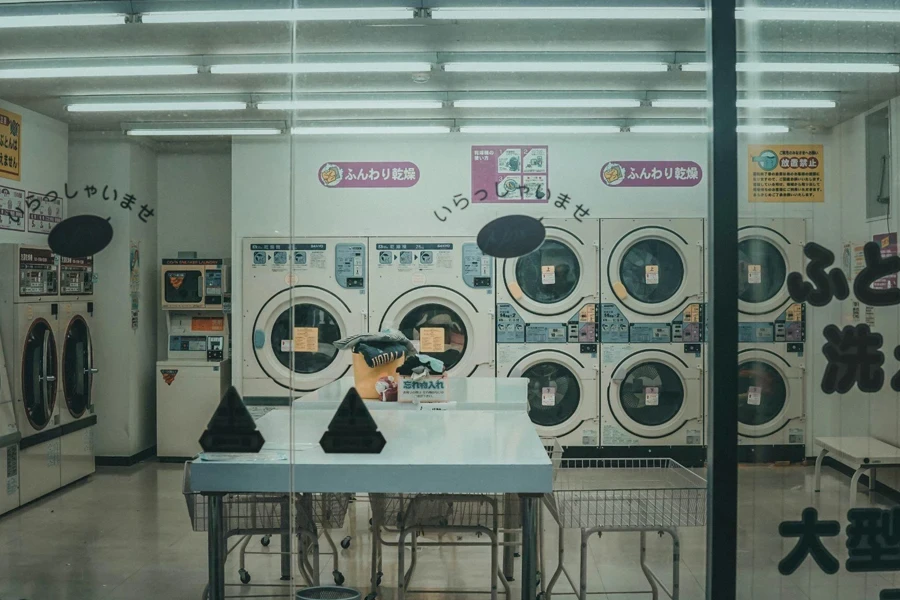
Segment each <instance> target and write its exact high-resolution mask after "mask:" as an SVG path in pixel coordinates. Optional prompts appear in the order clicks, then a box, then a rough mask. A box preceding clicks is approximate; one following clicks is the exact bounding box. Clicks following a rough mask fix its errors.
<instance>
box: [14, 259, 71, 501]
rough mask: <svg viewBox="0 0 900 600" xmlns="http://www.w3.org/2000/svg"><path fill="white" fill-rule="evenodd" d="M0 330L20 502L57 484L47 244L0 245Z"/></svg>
mask: <svg viewBox="0 0 900 600" xmlns="http://www.w3.org/2000/svg"><path fill="white" fill-rule="evenodd" d="M0 332H2V333H3V344H4V354H5V356H7V357H8V359H7V360H8V361H9V365H10V372H11V376H12V379H11V383H12V385H11V388H12V396H13V405H14V408H15V413H16V421H17V422H18V427H19V431H20V433H21V436H22V439H21V441H20V442H19V449H20V451H19V492H20V500H21V503H22V504H26V503H28V502H31V501H32V500H36V499H37V498H40V497H41V496H43V495H45V494H48V493H50V492H53V491H54V490H57V489H59V487H60V416H59V405H58V403H57V386H58V385H59V383H58V381H57V379H58V377H59V354H58V348H57V340H58V339H59V264H58V260H57V257H56V256H55V255H54V254H53V253H52V252H51V251H50V249H49V248H43V247H37V246H24V245H18V244H4V245H2V246H0Z"/></svg>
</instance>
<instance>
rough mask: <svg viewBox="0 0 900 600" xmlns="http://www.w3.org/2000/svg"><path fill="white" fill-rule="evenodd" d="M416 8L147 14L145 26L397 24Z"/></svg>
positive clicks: (284, 9) (282, 9) (164, 12)
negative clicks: (303, 23) (342, 22)
mask: <svg viewBox="0 0 900 600" xmlns="http://www.w3.org/2000/svg"><path fill="white" fill-rule="evenodd" d="M414 17H415V9H412V8H397V7H385V8H281V9H264V10H184V11H159V12H147V13H144V14H143V15H142V16H141V21H142V22H144V23H252V22H263V21H268V22H272V21H286V22H293V21H393V20H398V19H412V18H414Z"/></svg>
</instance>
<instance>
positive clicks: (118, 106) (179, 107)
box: [66, 101, 247, 113]
mask: <svg viewBox="0 0 900 600" xmlns="http://www.w3.org/2000/svg"><path fill="white" fill-rule="evenodd" d="M245 108H247V103H246V102H221V101H208V102H190V101H187V102H85V103H82V104H67V105H66V110H67V111H69V112H80V113H106V112H161V111H194V110H197V111H200V110H244V109H245Z"/></svg>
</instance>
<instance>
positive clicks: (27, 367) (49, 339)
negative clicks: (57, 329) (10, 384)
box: [22, 319, 58, 431]
mask: <svg viewBox="0 0 900 600" xmlns="http://www.w3.org/2000/svg"><path fill="white" fill-rule="evenodd" d="M57 372H58V364H57V357H56V339H55V338H54V336H53V329H51V327H50V323H48V322H47V321H46V320H45V319H35V320H34V321H33V322H32V323H31V326H30V327H29V328H28V334H27V335H26V336H25V347H24V348H23V350H22V399H23V404H24V406H25V416H26V417H27V418H28V423H29V424H30V425H31V427H33V428H34V429H35V430H36V431H40V430H42V429H44V428H45V427H46V426H47V425H48V424H49V423H50V420H51V419H52V418H53V411H54V409H55V408H56V377H57Z"/></svg>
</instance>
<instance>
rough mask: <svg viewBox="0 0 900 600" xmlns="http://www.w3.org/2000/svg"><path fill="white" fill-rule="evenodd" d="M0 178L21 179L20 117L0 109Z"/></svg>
mask: <svg viewBox="0 0 900 600" xmlns="http://www.w3.org/2000/svg"><path fill="white" fill-rule="evenodd" d="M0 177H3V178H4V179H12V180H13V181H20V180H21V179H22V115H17V114H16V113H14V112H9V111H6V110H3V109H0Z"/></svg>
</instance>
